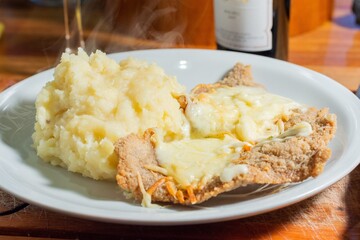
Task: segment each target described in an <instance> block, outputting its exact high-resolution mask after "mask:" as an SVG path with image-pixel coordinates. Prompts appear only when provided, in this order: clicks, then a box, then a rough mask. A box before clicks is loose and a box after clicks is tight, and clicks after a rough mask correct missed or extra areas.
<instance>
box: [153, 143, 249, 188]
mask: <svg viewBox="0 0 360 240" xmlns="http://www.w3.org/2000/svg"><path fill="white" fill-rule="evenodd" d="M244 145H245V143H243V142H241V141H239V140H237V139H236V138H233V137H230V136H225V138H223V139H219V138H202V139H183V140H179V141H173V142H167V143H165V142H157V146H156V155H157V158H158V161H159V163H160V165H161V166H162V167H163V168H165V169H166V170H167V173H168V175H169V176H172V177H173V178H174V180H175V182H176V183H178V184H179V185H180V187H186V186H189V185H192V186H194V187H201V186H200V185H201V183H206V182H207V180H209V179H211V178H213V177H214V176H225V177H222V178H223V179H225V181H230V180H231V179H232V178H233V177H234V174H236V173H245V172H246V166H244V165H242V166H241V169H242V170H241V171H239V169H238V170H236V169H233V170H231V169H230V168H232V167H233V166H237V165H234V164H232V161H233V160H235V159H238V158H239V156H240V152H241V151H242V148H243V146H244ZM224 169H227V170H226V171H225V173H224ZM231 171H233V172H231Z"/></svg>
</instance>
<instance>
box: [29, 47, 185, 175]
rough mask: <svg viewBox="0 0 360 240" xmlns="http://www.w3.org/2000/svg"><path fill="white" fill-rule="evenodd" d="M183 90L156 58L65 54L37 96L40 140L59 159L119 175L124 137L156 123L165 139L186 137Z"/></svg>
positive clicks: (40, 148)
mask: <svg viewBox="0 0 360 240" xmlns="http://www.w3.org/2000/svg"><path fill="white" fill-rule="evenodd" d="M183 94H185V89H184V87H183V86H181V85H180V84H179V83H177V81H176V79H175V78H173V77H169V76H167V75H166V74H165V73H164V71H163V70H162V69H161V68H159V67H158V66H156V65H155V64H148V63H146V62H142V61H138V60H134V59H127V60H123V61H121V62H120V64H118V63H116V62H115V61H114V60H112V59H110V58H108V57H107V56H106V55H105V54H104V53H102V52H100V51H97V52H96V53H94V54H91V55H90V56H88V55H87V54H86V53H85V52H83V51H82V50H80V51H79V54H78V55H69V54H63V56H62V59H61V63H60V64H59V65H58V66H57V67H56V69H55V74H54V80H53V81H51V82H49V83H48V84H47V85H46V86H45V87H44V88H43V89H42V91H41V92H40V94H39V95H38V97H37V100H36V123H35V132H34V134H33V140H34V146H35V147H36V150H37V153H38V155H39V156H40V157H41V158H42V159H43V160H45V161H47V162H50V163H51V164H53V165H60V166H62V167H64V168H67V169H68V170H69V171H72V172H78V173H81V174H83V175H84V176H88V177H91V178H94V179H111V180H114V179H115V175H116V166H117V163H118V160H117V157H116V155H115V153H114V146H113V143H114V142H115V141H116V140H117V139H118V138H120V137H123V136H126V135H127V134H129V133H139V134H141V133H143V132H144V131H145V130H146V129H148V128H152V127H157V128H158V129H159V131H161V132H162V135H163V136H164V138H165V140H172V139H177V138H182V137H183V133H184V132H186V131H184V129H186V128H188V122H187V120H186V118H185V117H184V114H183V112H182V111H181V109H180V105H179V103H178V101H177V100H176V97H177V96H179V95H183Z"/></svg>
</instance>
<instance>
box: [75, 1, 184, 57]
mask: <svg viewBox="0 0 360 240" xmlns="http://www.w3.org/2000/svg"><path fill="white" fill-rule="evenodd" d="M184 6H185V5H184V4H183V3H181V1H173V0H167V1H164V0H152V1H147V0H137V1H131V0H120V1H97V0H90V1H83V5H82V6H81V15H82V20H83V23H84V29H85V31H84V35H85V49H86V51H87V52H92V51H94V50H96V49H101V50H102V51H105V52H107V53H110V52H118V51H125V50H134V49H147V48H171V47H175V46H176V47H183V46H184V37H183V34H184V31H185V30H186V27H187V22H188V21H187V19H186V17H185V16H184V15H183V14H181V9H184ZM99 9H100V10H99ZM74 22H75V19H74V20H73V23H72V24H71V26H72V27H71V29H72V30H73V31H77V29H76V28H75V27H74V24H75V23H74ZM74 35H76V34H74V33H73V32H71V33H70V36H74Z"/></svg>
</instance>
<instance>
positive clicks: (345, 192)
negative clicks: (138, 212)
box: [0, 0, 360, 239]
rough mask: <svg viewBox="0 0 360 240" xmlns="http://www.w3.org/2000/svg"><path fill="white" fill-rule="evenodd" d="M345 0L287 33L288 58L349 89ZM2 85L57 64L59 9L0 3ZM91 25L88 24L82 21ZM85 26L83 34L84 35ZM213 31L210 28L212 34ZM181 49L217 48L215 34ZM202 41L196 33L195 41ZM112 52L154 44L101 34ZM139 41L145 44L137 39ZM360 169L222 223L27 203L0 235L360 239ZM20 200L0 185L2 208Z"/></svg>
mask: <svg viewBox="0 0 360 240" xmlns="http://www.w3.org/2000/svg"><path fill="white" fill-rule="evenodd" d="M350 6H351V1H350V0H337V1H335V12H334V19H333V21H331V22H327V23H325V24H324V25H323V26H321V27H319V28H317V29H316V30H314V31H311V32H308V33H305V34H302V35H299V36H296V37H292V38H291V39H290V56H289V61H290V62H293V63H296V64H300V65H303V66H305V67H308V68H311V69H314V70H316V71H318V72H321V73H324V74H326V75H328V76H329V77H331V78H333V79H335V80H336V81H338V82H339V83H341V84H343V85H344V86H345V87H347V88H349V89H350V90H351V91H355V90H356V89H357V88H358V86H359V84H360V31H359V30H360V27H359V26H356V25H355V24H354V19H353V16H352V14H351V13H350ZM0 22H2V23H3V24H4V25H5V32H3V34H2V36H1V38H0V91H1V90H3V89H5V88H7V87H9V86H10V85H12V84H15V83H16V82H19V81H21V80H23V79H24V78H26V77H28V76H30V75H33V74H34V73H37V72H39V71H43V70H45V69H47V68H49V67H52V66H54V64H55V63H56V62H57V60H58V56H59V53H60V52H61V51H63V49H64V41H63V37H62V34H63V17H62V8H61V7H54V8H46V7H41V6H36V5H33V4H31V3H30V2H29V1H25V0H3V1H0ZM86 24H89V26H90V25H91V21H90V22H89V23H85V25H86ZM89 34H90V32H89V31H87V32H86V34H85V35H86V36H91V35H89ZM210 35H211V34H210ZM210 35H207V36H202V35H201V34H200V35H199V36H198V37H199V38H203V39H204V41H203V42H202V43H199V44H198V45H196V44H187V43H186V42H185V44H184V47H202V48H215V42H214V38H213V36H210ZM197 40H198V42H199V39H197ZM109 41H112V42H114V44H113V46H112V48H111V50H112V51H120V50H124V49H131V48H132V47H133V48H137V47H141V46H142V47H156V43H153V42H151V41H150V42H149V41H141V40H136V41H138V42H139V41H140V43H139V44H138V45H136V46H135V47H134V45H133V42H134V39H132V38H129V37H126V36H121V35H118V36H112V37H110V38H109V37H107V35H106V34H103V35H101V34H100V35H99V36H98V45H97V47H100V48H102V47H104V46H105V45H104V44H105V43H107V42H109ZM141 44H142V45H141ZM359 202H360V167H357V168H356V169H355V170H354V171H353V172H352V173H351V174H349V175H348V176H346V177H344V178H343V179H341V180H340V181H339V182H337V183H336V184H334V185H333V186H331V187H330V188H328V189H326V190H325V191H323V192H322V193H320V194H318V195H316V196H314V197H312V198H310V199H307V200H305V201H302V202H300V203H297V204H294V205H292V206H289V207H286V208H283V209H280V210H277V211H273V212H270V213H266V214H262V215H259V216H255V217H249V218H245V219H239V220H235V221H228V222H222V223H213V224H204V225H192V226H181V227H179V226H173V227H150V226H129V225H120V224H109V223H100V222H94V221H88V220H83V219H78V218H74V217H70V216H66V215H63V214H59V213H55V212H52V211H49V210H45V209H42V208H39V207H37V206H34V205H30V206H28V207H27V208H25V209H23V210H21V211H18V212H17V213H14V214H11V215H8V216H2V217H0V239H9V238H11V239H42V238H46V239H49V238H53V239H54V238H56V239H69V238H70V239H74V238H81V239H107V238H111V239H116V238H121V239H129V238H137V239H184V238H191V239H343V238H345V239H360V203H359ZM19 203H21V201H20V200H17V199H15V198H14V197H13V196H10V195H8V194H7V193H5V192H2V191H0V211H4V210H6V209H11V208H13V207H14V206H16V205H17V204H19Z"/></svg>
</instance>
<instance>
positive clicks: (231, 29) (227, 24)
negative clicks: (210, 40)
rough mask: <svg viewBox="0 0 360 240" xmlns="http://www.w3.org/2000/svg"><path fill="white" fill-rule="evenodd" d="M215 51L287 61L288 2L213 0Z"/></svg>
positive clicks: (270, 0)
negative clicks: (237, 52)
mask: <svg viewBox="0 0 360 240" xmlns="http://www.w3.org/2000/svg"><path fill="white" fill-rule="evenodd" d="M214 10H215V28H216V29H215V32H216V40H217V48H218V49H221V50H229V51H239V52H246V53H252V54H257V55H262V56H267V57H273V58H278V59H282V60H287V58H288V38H289V34H288V29H289V17H290V0H214Z"/></svg>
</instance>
